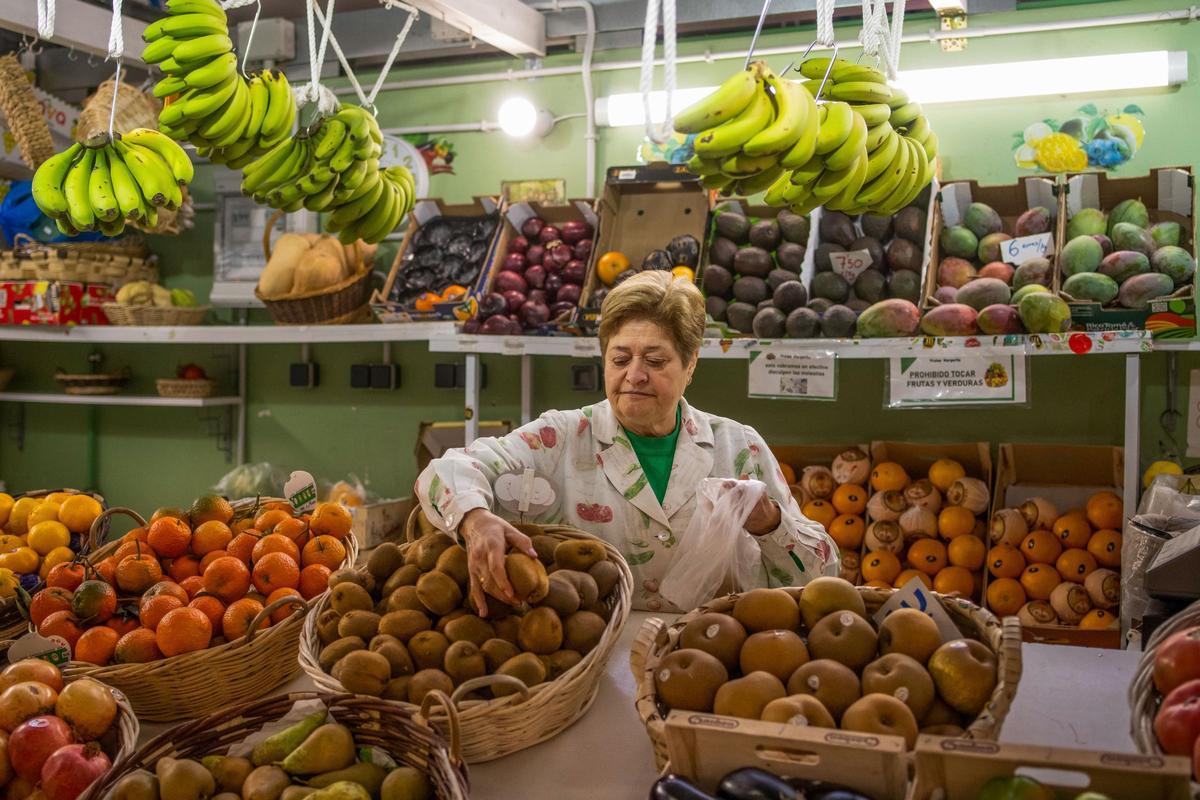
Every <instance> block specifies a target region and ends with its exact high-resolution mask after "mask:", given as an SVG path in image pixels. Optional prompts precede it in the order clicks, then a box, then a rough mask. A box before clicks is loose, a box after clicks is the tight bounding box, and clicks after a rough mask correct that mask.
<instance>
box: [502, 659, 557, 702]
mask: <svg viewBox="0 0 1200 800" xmlns="http://www.w3.org/2000/svg"><path fill="white" fill-rule="evenodd" d="M496 674H497V675H508V676H509V677H510V678H516V679H517V680H519V681H521V683H523V684H525V686H526V688H529V689H532V688H533V687H534V686H537V685H538V684H539V683H542V682H543V681H545V680H546V665H545V664H543V663H542V661H541V659H539V658H538V657H537V656H536V655H534V654H533V653H521V654H520V655H518V656H513V657H512V658H510V659H509V660H508V661H505V662H504V663H503V664H501V665H500V669H498V670H496ZM516 692H517V689H516V688H514V687H511V686H509V685H507V684H503V683H496V684H493V685H492V694H494V695H495V696H496V697H505V696H507V695H510V694H516Z"/></svg>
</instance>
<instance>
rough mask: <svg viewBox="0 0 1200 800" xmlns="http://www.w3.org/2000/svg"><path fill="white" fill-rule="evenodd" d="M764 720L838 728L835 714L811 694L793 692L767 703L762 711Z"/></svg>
mask: <svg viewBox="0 0 1200 800" xmlns="http://www.w3.org/2000/svg"><path fill="white" fill-rule="evenodd" d="M762 720H763V722H781V723H783V724H785V725H807V726H809V727H813V728H836V727H837V723H836V722H834V721H833V715H832V714H830V713H829V709H827V708H825V706H823V705H822V704H821V701H820V700H818V699H817V698H815V697H813V696H812V695H811V694H793V695H790V696H788V697H781V698H779V699H778V700H772V701H771V702H769V703H767V705H766V707H764V708H763V712H762Z"/></svg>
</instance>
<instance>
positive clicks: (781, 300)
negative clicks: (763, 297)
mask: <svg viewBox="0 0 1200 800" xmlns="http://www.w3.org/2000/svg"><path fill="white" fill-rule="evenodd" d="M773 300H774V302H775V305H776V307H778V308H779V309H780V310H782V311H784V312H785V313H789V314H790V313H791V312H793V311H795V310H796V309H797V308H801V307H802V306H803V305H804V304H805V303H807V302H808V292H807V291H806V290H805V288H804V284H802V283H800V281H788V282H787V283H781V284H780V285H779V287H778V288H777V289H776V290H775V294H774V297H773Z"/></svg>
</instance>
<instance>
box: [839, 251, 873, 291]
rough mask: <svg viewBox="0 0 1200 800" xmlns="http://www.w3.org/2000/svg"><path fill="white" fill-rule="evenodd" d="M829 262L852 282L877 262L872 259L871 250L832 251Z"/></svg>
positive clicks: (847, 280)
mask: <svg viewBox="0 0 1200 800" xmlns="http://www.w3.org/2000/svg"><path fill="white" fill-rule="evenodd" d="M829 263H831V264H832V265H833V271H834V272H836V273H837V274H838V275H841V276H842V277H843V278H845V279H846V282H847V283H851V284H852V283H854V282H855V281H856V280H858V276H859V275H862V274H863V273H864V272H866V271H867V270H868V269H870V268H871V265H872V264H874V263H875V262H874V261H873V260H872V259H871V251H870V250H851V251H849V252H848V253H830V254H829Z"/></svg>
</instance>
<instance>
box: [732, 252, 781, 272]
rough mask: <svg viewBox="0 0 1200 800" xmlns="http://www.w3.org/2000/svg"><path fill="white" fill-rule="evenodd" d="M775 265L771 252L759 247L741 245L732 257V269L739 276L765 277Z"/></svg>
mask: <svg viewBox="0 0 1200 800" xmlns="http://www.w3.org/2000/svg"><path fill="white" fill-rule="evenodd" d="M774 267H775V263H774V262H773V261H772V260H771V254H770V253H768V252H767V251H766V250H764V249H762V248H761V247H755V246H754V245H751V246H750V247H743V248H742V249H741V250H738V251H737V255H736V256H734V257H733V271H734V272H736V273H737V274H738V275H739V276H747V275H748V276H750V277H754V278H765V277H767V274H768V273H770V271H771V270H772V269H773V268H774Z"/></svg>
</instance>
